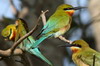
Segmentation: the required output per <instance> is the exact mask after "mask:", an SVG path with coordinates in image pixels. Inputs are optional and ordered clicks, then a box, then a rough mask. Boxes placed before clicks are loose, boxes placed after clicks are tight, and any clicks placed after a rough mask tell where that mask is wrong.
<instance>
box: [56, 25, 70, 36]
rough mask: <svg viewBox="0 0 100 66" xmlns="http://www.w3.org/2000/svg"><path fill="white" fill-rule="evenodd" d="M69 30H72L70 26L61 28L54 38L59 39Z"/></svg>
mask: <svg viewBox="0 0 100 66" xmlns="http://www.w3.org/2000/svg"><path fill="white" fill-rule="evenodd" d="M69 28H70V25H67V26H65V27H63V28H61V29H60V30H59V31H58V32H56V33H55V34H54V37H55V38H57V37H59V36H61V35H63V34H64V33H65V32H66V31H68V30H69Z"/></svg>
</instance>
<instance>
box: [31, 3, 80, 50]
mask: <svg viewBox="0 0 100 66" xmlns="http://www.w3.org/2000/svg"><path fill="white" fill-rule="evenodd" d="M78 9H81V8H79V7H73V6H71V5H68V4H62V5H60V6H58V8H57V9H56V11H55V13H54V14H53V15H52V16H51V17H50V18H49V19H48V21H47V24H46V25H44V27H43V28H42V31H41V33H40V34H39V35H41V37H40V38H39V39H38V40H36V42H35V44H34V45H33V46H32V47H33V48H35V47H37V46H38V45H39V44H40V43H41V42H42V41H43V40H45V39H46V38H48V37H52V36H53V37H55V38H57V37H59V36H61V35H63V34H64V33H65V32H66V31H68V30H69V28H70V26H71V22H72V15H73V13H74V12H75V10H78Z"/></svg>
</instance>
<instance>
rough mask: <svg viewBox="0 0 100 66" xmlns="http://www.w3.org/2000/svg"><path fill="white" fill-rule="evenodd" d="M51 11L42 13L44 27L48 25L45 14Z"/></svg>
mask: <svg viewBox="0 0 100 66" xmlns="http://www.w3.org/2000/svg"><path fill="white" fill-rule="evenodd" d="M48 11H49V10H46V11H41V13H42V14H41V17H42V22H43V25H45V24H46V17H45V14H46V13H47V12H48Z"/></svg>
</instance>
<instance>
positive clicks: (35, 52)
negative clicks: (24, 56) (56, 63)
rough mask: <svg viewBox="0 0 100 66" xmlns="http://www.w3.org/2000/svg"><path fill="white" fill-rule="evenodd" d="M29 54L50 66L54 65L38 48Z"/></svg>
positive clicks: (31, 50)
mask: <svg viewBox="0 0 100 66" xmlns="http://www.w3.org/2000/svg"><path fill="white" fill-rule="evenodd" d="M28 52H29V53H31V54H34V55H35V56H37V57H39V58H40V59H42V60H43V61H45V62H47V63H48V64H49V65H50V66H52V63H51V62H50V61H49V60H48V59H47V58H46V57H45V56H43V55H42V53H41V52H40V51H39V49H38V48H34V49H30V50H29V51H28Z"/></svg>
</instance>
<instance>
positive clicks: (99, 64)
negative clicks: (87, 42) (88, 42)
mask: <svg viewBox="0 0 100 66" xmlns="http://www.w3.org/2000/svg"><path fill="white" fill-rule="evenodd" d="M94 55H95V66H100V53H98V52H96V51H94V50H93V51H91V52H90V51H87V52H85V53H83V54H82V55H81V56H80V57H79V58H80V59H81V60H82V61H83V62H84V63H86V64H88V65H90V66H93V62H94V61H93V58H94Z"/></svg>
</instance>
